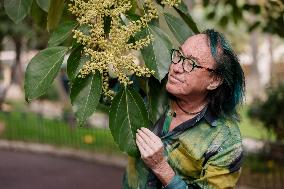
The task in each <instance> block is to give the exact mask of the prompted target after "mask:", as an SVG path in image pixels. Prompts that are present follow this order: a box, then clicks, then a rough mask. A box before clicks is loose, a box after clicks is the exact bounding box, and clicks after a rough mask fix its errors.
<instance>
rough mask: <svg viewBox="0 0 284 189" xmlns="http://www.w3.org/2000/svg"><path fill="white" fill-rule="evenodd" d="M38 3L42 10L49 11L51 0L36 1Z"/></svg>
mask: <svg viewBox="0 0 284 189" xmlns="http://www.w3.org/2000/svg"><path fill="white" fill-rule="evenodd" d="M36 2H37V4H38V6H39V7H40V8H41V9H42V10H44V11H45V12H47V11H48V9H49V2H50V0H36Z"/></svg>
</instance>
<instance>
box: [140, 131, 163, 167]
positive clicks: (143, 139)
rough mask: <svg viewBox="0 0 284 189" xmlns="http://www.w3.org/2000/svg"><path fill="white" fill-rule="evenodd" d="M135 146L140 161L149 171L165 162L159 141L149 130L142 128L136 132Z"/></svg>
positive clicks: (161, 144)
mask: <svg viewBox="0 0 284 189" xmlns="http://www.w3.org/2000/svg"><path fill="white" fill-rule="evenodd" d="M136 144H137V146H138V148H139V151H140V153H141V158H142V160H143V161H144V163H145V164H146V165H147V166H148V167H149V168H150V169H152V170H153V169H155V168H157V167H159V165H161V164H162V163H164V162H165V161H166V159H165V157H164V145H163V143H162V141H161V139H160V138H159V137H158V136H156V135H155V134H154V133H153V132H152V131H150V130H149V129H147V128H144V127H142V128H141V129H138V130H137V133H136Z"/></svg>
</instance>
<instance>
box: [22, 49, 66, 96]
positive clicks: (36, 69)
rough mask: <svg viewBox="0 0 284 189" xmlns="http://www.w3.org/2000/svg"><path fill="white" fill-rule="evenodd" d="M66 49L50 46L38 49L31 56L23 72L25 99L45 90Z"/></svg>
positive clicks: (56, 70) (40, 93)
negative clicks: (35, 53)
mask: <svg viewBox="0 0 284 189" xmlns="http://www.w3.org/2000/svg"><path fill="white" fill-rule="evenodd" d="M67 50H68V48H67V47H52V48H48V49H45V50H42V51H40V52H39V53H38V54H37V55H36V56H34V57H33V58H32V60H31V61H30V62H29V64H28V67H27V70H26V73H25V95H26V100H27V101H30V100H32V99H34V98H37V97H39V96H41V95H43V94H44V93H45V92H46V90H47V89H48V88H49V86H50V85H51V84H52V82H53V80H54V78H55V77H56V75H57V73H58V71H59V69H60V66H61V64H62V62H63V58H64V55H65V54H66V52H67Z"/></svg>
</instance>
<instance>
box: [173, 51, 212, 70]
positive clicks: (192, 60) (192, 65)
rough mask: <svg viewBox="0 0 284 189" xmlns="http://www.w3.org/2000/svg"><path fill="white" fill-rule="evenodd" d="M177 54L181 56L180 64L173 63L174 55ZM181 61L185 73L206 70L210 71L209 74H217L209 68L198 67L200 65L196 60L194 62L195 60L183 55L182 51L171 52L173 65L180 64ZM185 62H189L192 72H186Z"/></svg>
mask: <svg viewBox="0 0 284 189" xmlns="http://www.w3.org/2000/svg"><path fill="white" fill-rule="evenodd" d="M175 52H178V53H179V54H180V56H179V58H180V59H179V61H178V62H174V61H173V58H174V53H175ZM181 60H182V69H183V71H185V72H187V73H190V72H192V71H193V70H194V68H199V69H206V70H207V71H209V72H215V70H214V69H211V68H207V67H204V66H200V65H198V63H197V62H196V60H194V59H193V58H190V57H185V56H183V54H182V52H181V51H180V50H178V49H172V50H171V62H172V63H173V64H178V63H180V61H181ZM184 60H189V61H188V63H189V64H190V65H191V67H192V68H191V70H190V71H186V70H185V69H184V62H185V61H184Z"/></svg>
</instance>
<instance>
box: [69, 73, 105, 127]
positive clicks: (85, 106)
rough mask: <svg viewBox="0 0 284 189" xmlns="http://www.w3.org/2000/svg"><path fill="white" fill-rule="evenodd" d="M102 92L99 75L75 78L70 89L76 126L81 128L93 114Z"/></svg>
mask: <svg viewBox="0 0 284 189" xmlns="http://www.w3.org/2000/svg"><path fill="white" fill-rule="evenodd" d="M101 91H102V81H101V75H100V74H99V73H98V72H97V73H96V74H90V75H88V76H87V77H85V78H78V77H77V78H76V79H75V81H74V83H73V84H72V88H71V94H70V98H71V103H72V106H73V111H74V112H75V115H76V118H77V121H78V124H79V125H80V126H81V125H83V124H84V123H85V121H86V119H87V118H88V117H89V116H90V115H92V114H93V113H94V111H95V110H96V108H97V105H98V103H99V100H100V97H101Z"/></svg>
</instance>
